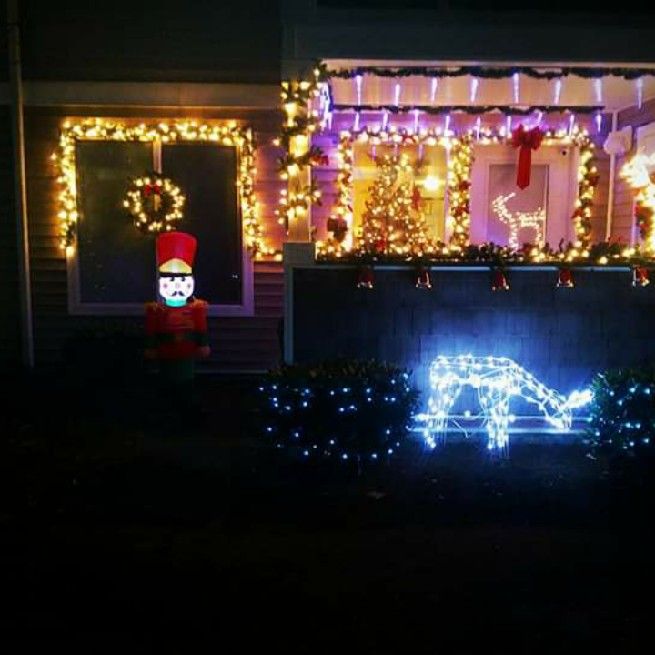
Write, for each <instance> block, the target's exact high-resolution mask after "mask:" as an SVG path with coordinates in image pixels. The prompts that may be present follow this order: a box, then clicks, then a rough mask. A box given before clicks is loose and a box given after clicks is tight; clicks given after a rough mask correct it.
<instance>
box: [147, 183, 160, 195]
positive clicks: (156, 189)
mask: <svg viewBox="0 0 655 655" xmlns="http://www.w3.org/2000/svg"><path fill="white" fill-rule="evenodd" d="M152 193H154V194H155V195H157V196H160V195H161V187H160V186H159V185H157V184H146V185H145V187H143V194H144V195H145V196H146V198H147V197H148V196H149V195H150V194H152Z"/></svg>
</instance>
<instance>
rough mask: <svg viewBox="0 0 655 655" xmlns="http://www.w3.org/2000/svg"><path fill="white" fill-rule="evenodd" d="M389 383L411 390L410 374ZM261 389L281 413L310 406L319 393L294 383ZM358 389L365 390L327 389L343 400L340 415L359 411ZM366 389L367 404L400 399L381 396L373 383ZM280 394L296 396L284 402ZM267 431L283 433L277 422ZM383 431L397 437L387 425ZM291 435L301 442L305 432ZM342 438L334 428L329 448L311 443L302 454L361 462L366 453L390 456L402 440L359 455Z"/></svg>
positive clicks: (342, 387)
mask: <svg viewBox="0 0 655 655" xmlns="http://www.w3.org/2000/svg"><path fill="white" fill-rule="evenodd" d="M389 383H390V384H391V385H392V386H394V387H396V388H397V389H398V392H399V393H400V394H402V393H406V392H407V391H409V389H410V386H409V375H408V374H407V373H399V374H398V377H393V378H391V379H390V380H389ZM259 391H260V392H263V393H264V394H266V395H267V396H268V401H269V403H270V406H271V408H272V409H273V410H274V412H275V413H277V414H278V415H285V414H290V413H291V412H293V411H294V410H295V409H300V408H302V409H303V410H308V409H311V404H312V399H313V398H315V397H316V395H317V390H316V389H312V388H310V387H302V388H296V387H293V386H287V385H285V384H280V385H278V384H271V385H266V386H260V387H259ZM358 391H362V390H354V389H352V388H351V387H349V386H335V387H334V388H331V389H328V390H327V393H328V395H329V396H331V397H336V398H338V399H339V400H340V402H339V401H338V400H337V402H339V404H338V405H337V407H336V411H337V413H338V414H340V415H348V414H354V413H355V412H358V411H359V409H360V407H359V405H358V404H357V401H353V399H352V395H353V393H355V392H358ZM363 392H364V394H363V396H364V398H363V399H362V400H363V401H365V402H366V403H367V404H368V403H373V402H374V397H375V396H377V398H376V400H377V401H378V402H381V403H384V404H395V403H396V402H398V400H399V398H398V396H397V395H396V394H394V393H385V394H384V395H380V391H379V390H377V389H374V388H373V387H370V386H369V387H366V388H365V389H363ZM281 395H287V397H288V396H289V395H291V396H292V397H293V400H290V401H289V402H290V403H291V404H287V403H283V402H281V399H280V397H281ZM274 423H275V422H274ZM408 427H409V426H408ZM264 430H265V432H266V433H267V434H268V435H270V436H272V437H274V438H276V439H277V438H279V437H281V435H280V434H279V429H278V426H277V425H275V424H273V425H266V426H265V427H264ZM383 433H384V435H385V436H386V437H389V438H390V439H394V437H397V436H398V435H396V434H394V435H392V429H391V427H385V428H384V429H383ZM292 436H293V438H294V440H295V439H297V440H298V441H299V442H300V441H301V437H302V435H301V432H300V431H298V430H296V431H293V432H292ZM339 437H340V435H339V434H338V430H335V436H334V437H333V438H331V439H330V440H329V442H328V445H329V446H330V448H326V449H323V450H322V449H321V448H320V447H319V445H318V444H316V443H314V444H312V445H311V446H309V447H306V448H304V449H303V450H302V454H303V456H304V457H310V456H311V455H325V456H331V455H338V456H339V457H340V458H341V459H342V460H349V459H351V458H352V457H354V458H356V459H357V460H358V461H359V460H360V458H361V457H362V456H363V457H364V458H370V459H371V460H377V459H378V458H379V457H380V456H381V455H383V454H386V455H388V456H391V455H393V454H394V452H395V451H396V449H397V448H399V447H400V441H393V442H389V441H388V442H387V444H386V445H385V447H384V448H383V449H382V451H381V452H379V453H378V452H376V451H371V452H369V453H366V454H364V455H360V454H358V453H353V452H350V451H348V450H345V449H344V448H343V447H342V446H341V444H340V443H339V441H340V439H339ZM275 445H276V447H277V448H283V447H284V446H283V444H282V443H280V442H277V443H276V444H275Z"/></svg>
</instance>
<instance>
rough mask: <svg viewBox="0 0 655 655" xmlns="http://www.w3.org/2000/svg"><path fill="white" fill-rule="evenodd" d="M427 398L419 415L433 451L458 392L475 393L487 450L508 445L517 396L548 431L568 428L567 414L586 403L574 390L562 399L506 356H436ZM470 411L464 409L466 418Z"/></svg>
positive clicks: (586, 395) (587, 396)
mask: <svg viewBox="0 0 655 655" xmlns="http://www.w3.org/2000/svg"><path fill="white" fill-rule="evenodd" d="M430 387H431V395H430V398H429V400H428V411H427V413H425V414H422V415H419V416H418V417H417V418H418V419H419V420H422V421H425V423H426V426H425V429H424V436H425V440H426V443H427V444H428V445H429V446H430V447H432V448H434V447H435V446H436V440H435V436H438V435H443V434H444V433H445V430H446V428H447V426H448V421H449V418H450V412H451V410H452V408H453V406H454V405H455V402H456V401H457V399H458V397H459V395H460V393H461V392H462V389H463V388H464V387H472V388H473V389H476V390H477V395H478V401H479V405H480V413H479V414H477V415H474V416H475V417H477V418H481V419H482V420H483V422H484V425H485V426H486V429H487V434H488V442H487V448H488V449H489V450H499V449H500V450H503V449H506V448H507V447H508V445H509V424H510V423H511V422H512V421H513V419H514V417H513V416H512V415H511V414H510V399H511V398H512V397H514V396H519V397H521V398H522V399H523V400H525V401H527V402H529V403H533V404H535V405H537V407H538V409H539V412H540V413H541V414H542V415H543V418H544V420H546V421H547V422H548V423H549V424H550V425H551V426H553V427H554V428H555V429H557V430H562V431H566V430H569V429H570V428H571V423H572V420H573V417H572V410H573V409H575V408H579V407H583V406H584V405H586V404H587V403H589V402H590V401H591V391H590V390H589V389H581V390H576V391H573V392H572V393H571V394H570V395H569V397H568V398H565V397H564V396H562V395H561V394H560V393H558V392H557V391H555V390H554V389H549V388H548V387H546V386H545V385H544V384H542V383H541V382H540V381H539V380H537V378H535V377H534V375H532V374H531V373H529V372H528V371H526V370H525V369H524V368H523V367H522V366H520V365H519V364H517V363H516V362H515V361H513V360H512V359H509V358H508V357H475V356H473V355H460V356H457V357H446V356H439V357H437V358H436V359H435V360H434V361H433V362H432V364H431V366H430ZM468 412H470V410H467V412H466V413H465V415H470V414H468Z"/></svg>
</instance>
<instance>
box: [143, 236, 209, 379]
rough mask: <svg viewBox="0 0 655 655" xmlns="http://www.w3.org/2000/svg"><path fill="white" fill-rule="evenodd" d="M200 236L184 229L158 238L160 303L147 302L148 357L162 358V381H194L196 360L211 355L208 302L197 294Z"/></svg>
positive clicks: (160, 365) (160, 361)
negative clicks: (196, 260) (195, 273)
mask: <svg viewBox="0 0 655 655" xmlns="http://www.w3.org/2000/svg"><path fill="white" fill-rule="evenodd" d="M195 254H196V239H195V237H192V236H191V235H190V234H186V233H184V232H166V233H164V234H160V235H159V236H158V237H157V270H158V276H159V296H160V301H159V302H153V303H148V305H146V357H148V358H150V359H157V360H158V361H159V367H160V373H161V375H162V382H164V384H170V385H171V386H172V387H179V386H180V385H184V384H185V383H191V382H192V380H193V376H194V362H195V360H196V359H197V358H199V357H207V356H208V355H209V346H208V345H207V343H208V342H207V303H206V302H205V301H204V300H198V299H196V298H194V297H193V290H194V287H195V283H194V279H193V260H194V258H195Z"/></svg>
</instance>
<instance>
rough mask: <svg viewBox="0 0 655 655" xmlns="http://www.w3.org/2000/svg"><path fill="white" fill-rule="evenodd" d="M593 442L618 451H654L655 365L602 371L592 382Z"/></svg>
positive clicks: (634, 452) (591, 418)
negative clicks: (652, 366) (653, 366)
mask: <svg viewBox="0 0 655 655" xmlns="http://www.w3.org/2000/svg"><path fill="white" fill-rule="evenodd" d="M592 389H593V394H594V398H593V401H592V404H591V415H590V424H591V425H590V427H591V435H592V442H593V443H594V445H595V446H596V447H598V448H602V449H605V450H608V451H610V452H615V453H621V452H625V453H630V454H640V453H645V452H648V453H652V447H653V439H654V438H655V369H654V368H639V369H616V370H609V371H605V372H604V373H599V374H598V375H596V377H595V378H594V381H593V384H592Z"/></svg>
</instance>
